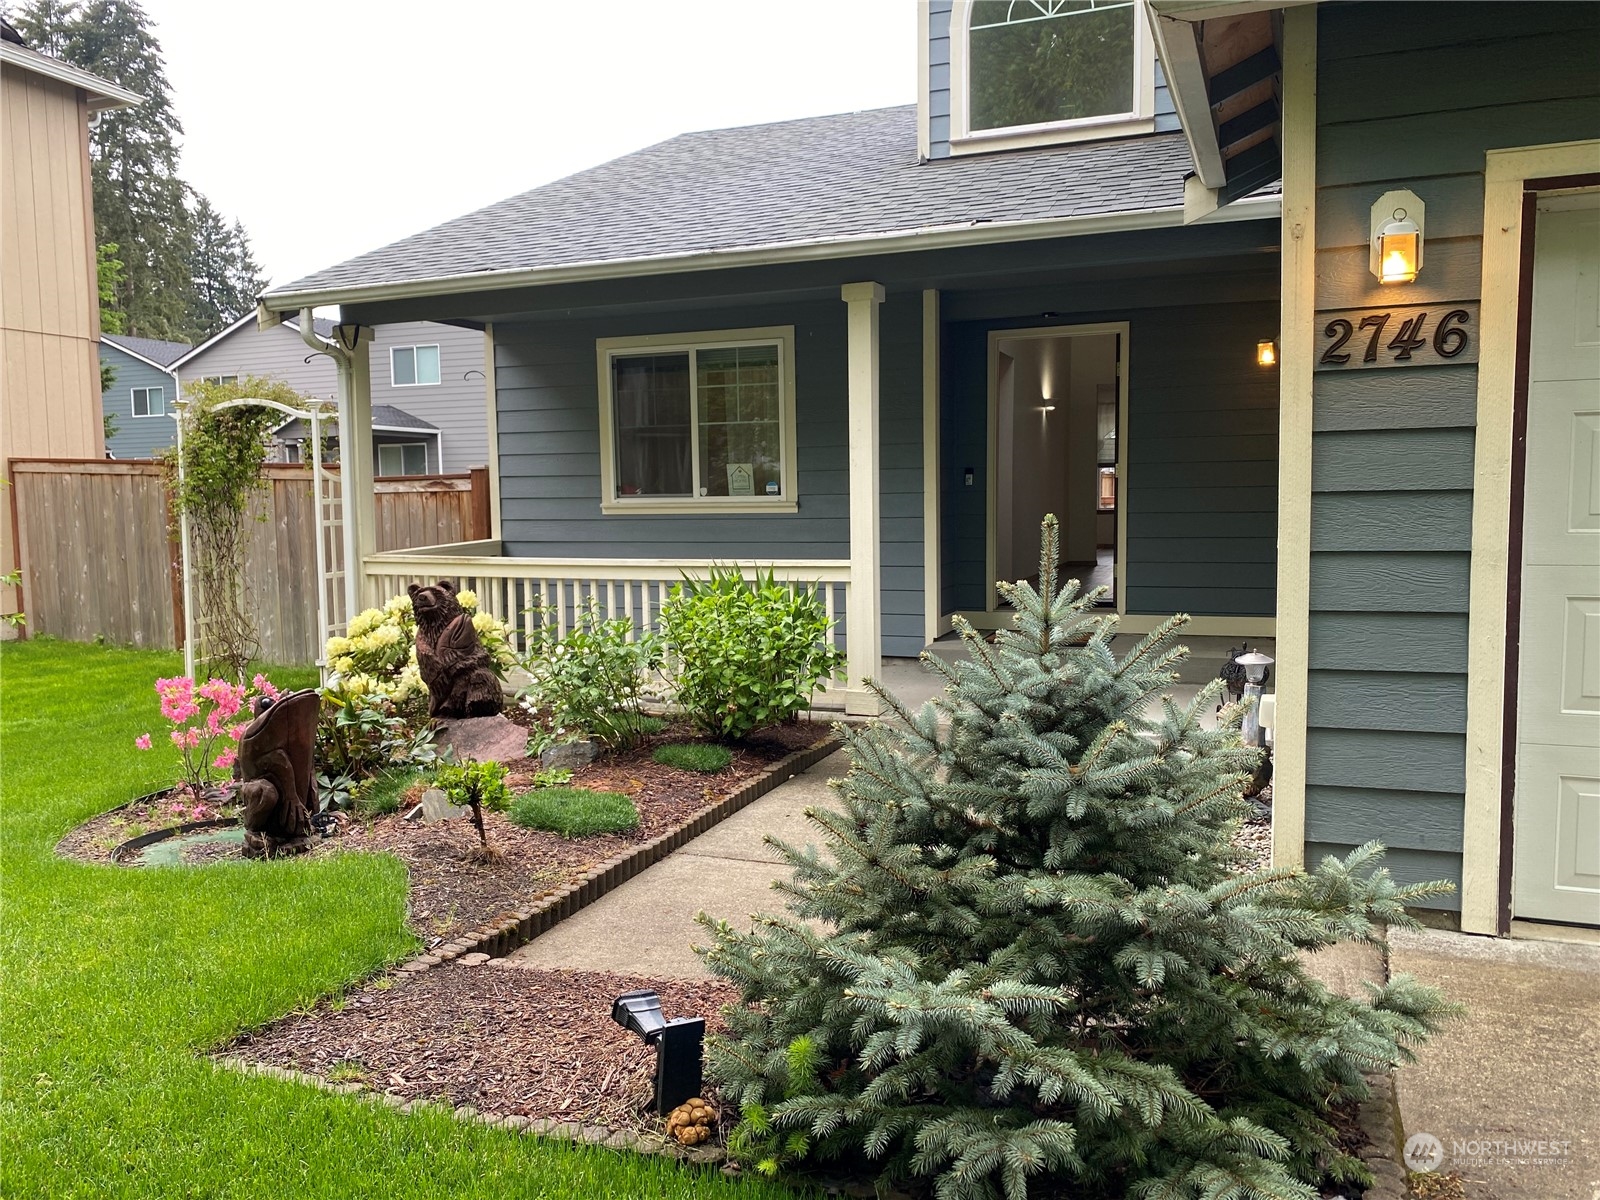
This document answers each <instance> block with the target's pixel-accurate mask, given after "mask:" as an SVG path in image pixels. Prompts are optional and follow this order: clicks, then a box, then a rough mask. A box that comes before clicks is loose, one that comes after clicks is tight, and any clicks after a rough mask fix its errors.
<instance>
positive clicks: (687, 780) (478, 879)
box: [56, 708, 828, 947]
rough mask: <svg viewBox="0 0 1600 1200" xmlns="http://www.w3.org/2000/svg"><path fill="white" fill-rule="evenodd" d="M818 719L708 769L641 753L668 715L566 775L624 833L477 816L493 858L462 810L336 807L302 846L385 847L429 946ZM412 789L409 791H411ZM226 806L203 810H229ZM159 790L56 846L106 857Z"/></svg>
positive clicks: (526, 777) (678, 807) (634, 836)
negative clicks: (628, 811)
mask: <svg viewBox="0 0 1600 1200" xmlns="http://www.w3.org/2000/svg"><path fill="white" fill-rule="evenodd" d="M506 715H507V716H508V717H511V718H513V719H515V720H518V721H519V723H527V721H528V718H527V716H526V714H524V713H523V712H522V711H521V710H520V709H516V708H512V709H509V710H508V711H507V714H506ZM827 732H828V726H827V725H826V724H824V723H823V722H821V721H807V720H800V721H795V722H793V723H791V724H787V725H777V726H773V727H772V728H770V729H765V730H762V731H761V732H760V733H758V734H756V735H754V736H753V737H751V738H750V739H749V740H748V741H745V742H742V743H740V744H739V745H738V746H734V747H730V749H731V750H732V751H733V760H732V761H731V762H730V763H729V764H728V766H727V767H726V768H724V769H723V770H721V771H718V772H716V773H715V774H702V773H700V772H698V771H684V770H680V769H678V768H676V767H667V766H662V765H661V764H659V763H657V762H655V761H653V760H652V759H651V757H650V756H651V754H652V753H653V752H654V751H655V749H656V748H657V747H658V746H661V745H663V744H664V743H668V742H684V741H693V740H696V735H695V733H694V731H693V730H692V729H691V728H690V727H689V726H688V725H686V724H682V723H674V724H672V725H670V726H669V727H668V728H667V729H665V730H663V731H662V732H661V733H659V734H654V735H651V736H649V737H646V738H642V739H641V740H640V741H639V743H638V744H637V745H635V746H634V747H632V748H631V749H628V750H625V751H620V752H615V753H605V754H602V755H601V756H600V757H599V758H597V759H596V760H595V761H594V762H592V763H590V764H588V765H587V766H585V767H582V768H580V769H579V770H577V771H576V772H574V775H573V779H572V783H573V785H574V786H577V787H585V788H589V789H591V790H595V791H608V792H623V793H625V794H626V795H627V796H628V797H629V798H630V799H631V800H632V801H633V803H634V806H635V807H636V808H637V809H638V810H639V827H638V829H636V830H634V831H633V832H632V833H625V834H606V835H601V836H598V837H588V838H571V839H569V838H563V837H561V836H560V835H559V834H554V833H545V832H542V831H539V830H532V829H523V828H522V827H520V826H518V825H514V824H512V822H511V821H510V820H509V819H508V818H507V817H505V816H503V815H501V814H498V813H485V814H484V824H485V827H486V829H487V832H488V835H489V840H490V842H491V843H492V844H493V845H494V847H495V849H496V850H498V851H499V859H498V860H497V861H495V862H492V863H487V864H485V863H479V862H475V861H473V851H474V850H475V849H476V848H477V847H478V835H477V831H476V830H475V829H473V827H472V822H471V820H470V819H469V818H467V817H458V818H454V819H452V820H448V821H440V822H437V823H434V824H429V823H427V822H425V821H423V820H421V819H420V817H419V818H418V819H416V820H411V821H407V820H406V819H405V813H406V811H407V810H408V809H409V808H411V807H413V806H414V800H415V797H412V798H411V802H408V803H406V804H405V805H403V806H402V808H401V811H400V812H399V813H394V814H390V815H388V816H381V817H363V816H360V815H352V816H346V815H345V814H340V826H339V830H338V832H337V833H336V834H335V835H334V836H332V837H330V838H327V839H325V840H324V841H322V842H321V843H320V845H319V846H318V847H317V848H316V850H314V851H313V853H317V854H332V853H338V852H341V851H346V850H357V851H367V852H373V853H388V854H393V855H394V856H395V857H397V858H399V859H400V860H401V861H402V862H403V863H405V864H406V868H407V870H408V871H409V874H410V887H409V889H408V894H407V914H408V920H409V923H410V925H411V927H412V929H413V930H415V932H416V933H417V934H418V936H420V937H422V938H423V939H424V940H425V941H426V943H427V945H428V946H429V947H433V946H437V945H439V944H440V943H442V942H444V941H446V940H447V939H448V938H450V937H451V936H453V935H455V934H458V933H461V932H464V931H466V930H469V929H475V928H477V927H479V926H482V925H486V924H490V923H492V922H493V921H495V920H496V919H497V918H500V917H502V916H505V915H508V914H510V913H512V912H515V911H517V910H519V909H524V908H526V907H527V906H528V904H529V903H530V902H531V901H533V900H536V899H538V898H539V897H540V896H543V895H544V894H546V893H548V892H551V891H553V890H555V889H556V888H559V887H562V886H564V885H566V884H568V883H571V882H573V881H575V880H577V879H579V878H581V877H582V876H583V874H584V873H585V872H586V871H588V870H589V869H590V868H591V867H594V866H596V865H597V864H599V863H602V862H605V861H606V860H607V859H610V858H612V857H614V856H615V855H617V854H620V853H624V852H626V851H627V850H629V849H631V848H632V847H634V846H639V845H643V844H644V843H645V842H648V841H650V840H651V839H652V838H654V837H656V836H658V835H660V834H662V833H665V832H667V831H669V830H671V829H673V828H675V827H677V826H678V825H681V824H683V822H684V821H686V820H688V819H689V818H690V817H692V816H693V815H694V814H695V813H697V812H699V811H700V810H701V809H703V808H705V807H706V806H707V805H709V804H713V803H715V802H716V801H718V800H721V799H723V798H724V797H726V796H729V795H731V794H733V793H734V792H736V791H738V790H739V789H740V788H741V787H743V786H744V785H745V784H746V783H748V782H749V781H750V780H752V779H754V778H755V777H756V776H758V775H760V774H761V773H762V772H763V771H765V770H766V769H767V768H768V767H770V766H771V765H772V764H773V763H775V762H777V761H778V760H779V759H781V758H783V757H784V756H785V755H787V754H790V753H792V752H793V751H795V750H799V749H803V748H805V747H808V746H811V745H814V744H815V743H816V742H817V741H818V740H819V739H821V738H822V737H824V736H826V734H827ZM505 765H506V768H507V771H508V774H507V782H508V783H509V784H510V785H511V788H512V790H513V791H520V790H522V789H524V788H526V787H528V786H529V785H530V784H531V783H532V780H533V775H534V773H535V772H536V771H538V770H539V769H540V766H541V764H540V763H539V760H538V759H536V758H533V759H529V758H524V759H514V760H511V761H509V762H507V763H506V764H505ZM420 790H421V789H420V788H418V789H417V791H419V792H420ZM229 811H230V810H226V809H225V810H223V812H222V813H214V814H213V815H228V812H229ZM180 819H181V818H180V817H177V816H174V815H172V813H171V812H170V807H169V802H168V801H167V800H165V799H156V800H150V801H140V802H137V803H135V804H132V805H128V806H125V807H124V808H121V809H117V810H114V811H112V812H109V813H104V814H102V815H101V816H99V817H96V818H94V819H93V820H91V821H88V822H86V823H85V824H83V825H80V826H78V827H77V828H76V829H74V830H72V831H71V832H70V833H68V834H67V835H66V836H65V837H64V838H62V839H61V841H60V842H59V843H57V846H56V850H57V853H60V854H64V855H68V856H70V857H73V858H77V859H80V860H82V861H86V862H95V863H109V862H111V861H113V860H112V857H111V855H112V851H113V850H114V849H115V848H116V847H117V846H118V845H120V844H121V843H123V842H125V841H127V840H128V839H130V838H133V837H137V836H138V835H140V834H142V833H148V832H151V831H152V830H154V829H157V828H164V827H167V826H172V825H176V824H178V822H179V820H180ZM240 849H241V848H240V847H239V846H237V845H235V846H217V845H208V846H205V847H198V848H196V850H195V851H194V852H193V853H186V854H185V856H184V861H185V862H186V863H188V864H191V865H201V864H204V863H210V862H221V861H224V860H226V859H230V858H239V857H240V856H241V854H240Z"/></svg>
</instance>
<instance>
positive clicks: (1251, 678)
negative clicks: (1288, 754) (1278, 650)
mask: <svg viewBox="0 0 1600 1200" xmlns="http://www.w3.org/2000/svg"><path fill="white" fill-rule="evenodd" d="M1233 661H1234V662H1236V663H1238V664H1239V666H1240V668H1242V669H1243V671H1244V679H1245V684H1244V698H1245V700H1246V701H1253V703H1251V705H1250V711H1249V712H1247V713H1245V715H1244V725H1243V727H1242V728H1241V729H1240V730H1239V736H1240V738H1241V740H1243V742H1244V744H1245V745H1246V746H1264V745H1266V738H1265V737H1264V735H1263V734H1262V732H1261V700H1262V692H1263V691H1264V690H1265V688H1266V683H1267V668H1268V667H1270V666H1271V665H1272V659H1271V658H1269V657H1268V656H1267V655H1265V654H1263V653H1261V651H1259V650H1250V651H1248V652H1246V653H1244V654H1240V655H1236V656H1235V657H1234V660H1233Z"/></svg>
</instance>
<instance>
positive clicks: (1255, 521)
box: [941, 259, 1278, 617]
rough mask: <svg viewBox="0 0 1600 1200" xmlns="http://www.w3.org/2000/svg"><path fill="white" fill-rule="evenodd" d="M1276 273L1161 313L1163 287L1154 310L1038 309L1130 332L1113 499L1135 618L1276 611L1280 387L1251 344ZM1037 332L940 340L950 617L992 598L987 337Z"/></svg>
mask: <svg viewBox="0 0 1600 1200" xmlns="http://www.w3.org/2000/svg"><path fill="white" fill-rule="evenodd" d="M1275 262H1276V260H1275V259H1271V260H1268V261H1266V262H1265V263H1264V266H1265V267H1266V271H1264V272H1255V273H1252V274H1248V275H1244V276H1229V277H1226V278H1224V277H1221V276H1219V277H1216V279H1215V282H1214V284H1213V285H1212V288H1211V290H1212V291H1213V293H1214V296H1213V299H1212V300H1211V301H1210V302H1208V303H1204V304H1191V305H1183V306H1180V307H1166V306H1162V305H1161V297H1162V295H1163V294H1164V293H1166V292H1167V291H1168V289H1169V286H1170V281H1151V282H1150V283H1149V284H1148V299H1147V300H1146V301H1145V303H1146V304H1148V305H1150V307H1141V308H1134V309H1120V310H1114V311H1101V312H1082V313H1070V309H1071V307H1072V300H1073V298H1074V296H1075V295H1081V294H1082V293H1083V289H1070V288H1069V289H1061V290H1057V291H1055V292H1053V293H1052V292H1046V291H1043V290H1041V291H1040V292H1039V294H1038V295H1037V296H1036V297H1035V298H1034V301H1035V311H1036V312H1037V311H1038V310H1046V311H1048V310H1056V311H1059V312H1060V321H1061V323H1062V324H1063V325H1064V326H1071V325H1085V324H1093V323H1098V322H1104V321H1127V322H1128V323H1129V334H1128V351H1127V354H1128V393H1129V398H1128V444H1127V447H1126V455H1127V468H1128V470H1127V474H1128V478H1127V481H1126V484H1125V486H1124V487H1123V494H1122V496H1121V497H1120V500H1121V502H1122V503H1125V504H1127V505H1128V543H1127V582H1128V604H1127V609H1128V611H1129V612H1133V613H1159V614H1164V615H1170V614H1172V613H1175V612H1188V613H1195V614H1207V615H1226V616H1261V617H1270V616H1272V615H1273V613H1274V611H1275V604H1276V586H1277V531H1278V517H1277V508H1278V375H1277V372H1276V371H1273V370H1264V369H1262V368H1261V367H1259V366H1257V365H1256V361H1255V359H1256V343H1257V342H1258V341H1260V340H1262V339H1264V338H1275V337H1276V336H1277V330H1278V303H1277V299H1276V277H1275V275H1273V274H1270V273H1267V272H1270V271H1271V270H1272V268H1273V267H1274V266H1275ZM1095 290H1096V289H1092V288H1091V289H1087V291H1088V292H1089V293H1091V294H1092V293H1093V292H1094V291H1095ZM1242 296H1256V297H1261V298H1259V299H1248V300H1246V299H1241V297H1242ZM1042 324H1045V322H1042V321H1040V319H1039V318H1038V316H1037V315H1034V316H1031V317H1017V318H1010V319H989V320H977V321H960V322H951V323H949V324H947V325H946V326H945V329H944V392H943V401H942V405H941V413H942V426H943V429H942V438H943V441H942V447H943V452H942V455H941V463H942V474H943V479H942V481H941V494H942V501H943V509H942V513H941V515H942V530H941V532H942V551H943V555H944V559H943V561H944V566H945V570H944V575H943V588H942V591H943V597H942V599H943V603H944V607H945V610H946V611H957V610H971V609H977V610H982V609H983V608H984V605H985V600H986V598H987V596H988V588H989V585H990V584H991V583H992V581H991V580H987V579H985V578H984V574H985V571H986V563H985V559H986V538H987V520H988V518H987V511H986V510H987V502H988V487H987V474H988V469H989V468H988V457H989V456H988V454H987V452H986V449H985V447H986V444H987V441H988V379H987V370H988V366H987V363H988V357H987V356H988V348H987V347H988V336H989V333H990V331H991V330H996V329H1004V328H1008V327H1009V328H1016V327H1020V326H1030V327H1037V326H1040V325H1042ZM968 467H971V468H972V469H973V472H974V479H973V483H972V485H971V486H968V485H967V484H966V483H965V472H966V469H967V468H968ZM1001 482H1002V483H1003V482H1004V481H1001Z"/></svg>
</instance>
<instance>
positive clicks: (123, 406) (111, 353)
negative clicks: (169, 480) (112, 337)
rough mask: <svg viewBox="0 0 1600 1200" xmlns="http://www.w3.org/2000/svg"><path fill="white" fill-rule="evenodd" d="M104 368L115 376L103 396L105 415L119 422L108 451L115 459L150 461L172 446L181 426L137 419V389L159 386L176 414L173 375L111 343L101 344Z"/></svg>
mask: <svg viewBox="0 0 1600 1200" xmlns="http://www.w3.org/2000/svg"><path fill="white" fill-rule="evenodd" d="M100 365H101V366H108V367H110V368H111V369H112V371H113V372H114V373H115V374H114V377H113V379H112V380H111V383H110V385H109V386H108V387H106V388H105V389H104V391H102V392H101V394H100V405H101V408H102V410H103V411H104V412H105V414H106V415H107V416H108V417H110V418H112V420H114V421H115V422H116V426H117V431H116V433H114V434H113V435H112V436H111V437H110V438H108V439H107V440H106V452H107V453H109V454H110V455H111V456H112V457H113V458H150V457H152V456H153V455H156V454H160V453H161V452H162V451H163V450H165V449H167V447H169V446H171V445H172V444H173V443H174V442H175V441H176V440H177V437H178V427H177V424H176V423H175V422H174V421H173V419H172V418H171V417H136V416H134V415H133V389H134V388H150V387H158V388H163V389H165V391H164V393H163V394H164V395H165V396H166V404H167V411H168V412H171V411H172V402H173V400H175V399H176V398H177V397H176V390H177V389H176V388H175V387H174V386H173V383H172V376H171V375H168V374H167V373H166V372H165V371H163V370H160V369H159V368H157V367H152V366H150V364H148V363H142V362H140V361H139V360H138V359H137V358H134V357H133V356H132V355H130V354H127V353H125V352H123V351H122V350H121V349H120V348H119V347H117V346H114V345H112V344H111V343H110V342H101V343H100Z"/></svg>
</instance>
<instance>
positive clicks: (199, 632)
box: [168, 376, 305, 683]
mask: <svg viewBox="0 0 1600 1200" xmlns="http://www.w3.org/2000/svg"><path fill="white" fill-rule="evenodd" d="M184 395H185V396H186V398H187V399H188V401H189V403H188V405H187V406H186V408H185V409H184V411H183V414H182V416H181V417H180V420H182V421H183V423H184V425H183V441H182V446H183V449H182V455H183V469H182V472H181V477H180V472H179V470H178V451H176V450H174V451H171V452H169V455H168V476H169V486H170V487H171V489H172V495H173V503H174V513H173V516H174V518H176V517H177V516H178V515H179V514H182V515H184V516H187V517H188V519H189V538H190V554H191V564H192V569H193V570H194V576H195V579H194V581H195V593H194V596H193V603H194V605H195V643H196V645H195V666H196V670H197V671H198V672H201V673H203V674H204V675H219V676H224V677H227V678H231V679H234V680H235V681H238V682H241V683H242V682H243V681H244V679H245V674H246V671H247V669H248V667H249V664H250V662H251V660H252V659H254V658H255V656H256V654H257V653H258V651H259V650H260V648H261V643H260V640H259V639H258V638H257V636H256V630H255V624H254V622H253V621H252V619H251V616H250V605H249V602H248V599H247V597H246V596H245V594H244V568H245V551H246V547H247V546H248V544H249V540H250V536H249V525H248V521H249V520H250V519H251V515H250V507H251V501H252V500H253V499H254V498H255V497H256V496H257V495H259V494H260V493H261V492H262V491H263V490H264V489H265V487H266V477H265V474H264V473H263V471H262V464H263V463H264V462H265V461H266V448H267V435H268V434H269V433H270V432H271V431H272V429H273V428H274V427H275V426H277V425H278V424H280V423H281V422H282V421H283V415H282V414H281V413H280V412H278V410H276V409H272V408H265V407H259V406H248V407H243V408H230V409H221V410H220V411H219V406H220V405H223V404H225V403H227V402H228V401H229V400H239V399H244V398H247V397H248V398H250V399H255V400H273V401H276V402H277V403H279V404H286V405H288V406H290V407H292V408H301V407H303V406H304V405H305V397H303V396H301V395H300V393H298V392H296V391H295V390H294V389H293V388H291V387H289V386H288V385H287V384H283V383H278V382H276V381H273V380H270V379H260V378H256V377H254V376H246V377H244V378H242V379H240V380H239V381H238V382H237V383H225V384H216V383H191V384H185V385H184ZM256 519H258V520H260V519H264V518H263V517H260V516H258V517H257V518H256Z"/></svg>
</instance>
